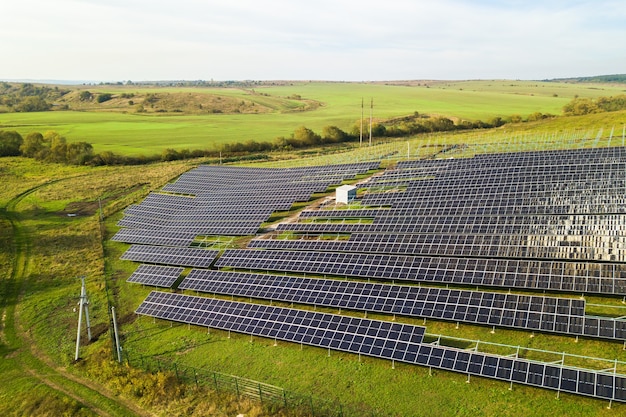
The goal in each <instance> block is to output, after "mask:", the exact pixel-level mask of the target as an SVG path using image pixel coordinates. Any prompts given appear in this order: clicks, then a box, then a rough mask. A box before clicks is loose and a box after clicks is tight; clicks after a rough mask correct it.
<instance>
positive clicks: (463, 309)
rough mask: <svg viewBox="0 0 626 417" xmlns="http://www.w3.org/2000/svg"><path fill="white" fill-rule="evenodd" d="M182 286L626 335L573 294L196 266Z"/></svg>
mask: <svg viewBox="0 0 626 417" xmlns="http://www.w3.org/2000/svg"><path fill="white" fill-rule="evenodd" d="M182 272H183V268H182V267H172V266H156V265H141V266H139V268H137V270H136V271H135V272H134V273H133V274H132V275H131V276H130V278H129V279H128V282H134V283H139V284H144V285H150V286H158V287H164V288H170V287H172V286H173V285H174V283H175V282H176V281H178V280H179V279H180V275H181V274H182ZM178 289H183V290H194V291H199V292H203V293H210V294H221V295H231V296H239V297H251V298H257V299H266V300H274V301H284V302H291V303H299V304H310V305H314V306H325V307H333V308H339V309H341V308H345V309H348V310H358V311H366V312H377V313H386V314H398V315H402V316H411V317H420V318H434V319H442V320H449V321H456V322H462V323H470V324H479V325H491V326H497V327H508V328H517V329H523V330H530V331H534V330H538V331H544V332H550V333H558V334H566V335H575V336H588V337H594V338H604V339H611V340H624V339H626V320H614V319H609V318H600V317H590V316H585V315H584V311H585V302H584V301H583V300H577V299H570V298H555V297H545V296H526V295H518V294H504V293H493V292H483V291H467V290H451V289H442V288H428V287H411V286H400V285H389V284H373V283H364V282H354V281H339V280H328V279H311V278H302V277H290V276H277V275H265V274H252V273H241V272H224V271H214V270H202V269H194V270H192V271H191V272H190V273H189V275H187V276H186V277H185V278H184V279H183V280H182V282H181V283H180V284H179V285H178Z"/></svg>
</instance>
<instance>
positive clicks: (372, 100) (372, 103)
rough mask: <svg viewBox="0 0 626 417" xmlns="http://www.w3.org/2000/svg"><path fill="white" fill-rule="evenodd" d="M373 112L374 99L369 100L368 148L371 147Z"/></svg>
mask: <svg viewBox="0 0 626 417" xmlns="http://www.w3.org/2000/svg"><path fill="white" fill-rule="evenodd" d="M373 112H374V99H373V98H372V99H371V100H370V146H372V113H373Z"/></svg>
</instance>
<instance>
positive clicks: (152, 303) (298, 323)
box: [137, 291, 626, 402]
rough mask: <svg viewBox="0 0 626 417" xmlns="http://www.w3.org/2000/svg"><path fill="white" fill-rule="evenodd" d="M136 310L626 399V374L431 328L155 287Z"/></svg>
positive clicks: (509, 380) (215, 326)
mask: <svg viewBox="0 0 626 417" xmlns="http://www.w3.org/2000/svg"><path fill="white" fill-rule="evenodd" d="M137 314H141V315H146V316H150V317H155V318H159V319H164V320H169V321H176V322H181V323H189V324H195V325H199V326H205V327H213V328H217V329H222V330H228V331H235V332H239V333H244V334H250V335H257V336H262V337H267V338H271V339H275V340H285V341H289V342H295V343H301V344H306V345H311V346H318V347H323V348H328V349H333V350H341V351H345V352H351V353H358V354H363V355H368V356H374V357H379V358H384V359H389V360H394V361H399V362H406V363H410V364H417V365H423V366H429V367H432V368H439V369H445V370H450V371H455V372H461V373H464V374H468V375H478V376H482V377H486V378H492V379H496V380H501V381H506V382H509V383H510V382H517V383H520V384H525V385H531V386H536V387H541V388H546V389H553V390H559V391H564V392H570V393H572V394H579V395H585V396H590V397H595V398H603V399H610V400H615V401H621V402H626V376H625V375H621V374H617V373H615V372H613V373H610V372H606V371H597V370H589V369H579V368H573V367H570V366H564V365H561V364H545V363H541V362H536V361H531V360H528V359H523V358H519V357H508V356H507V357H505V356H500V355H496V354H490V353H483V352H468V351H466V350H462V349H458V348H454V347H448V346H442V345H440V344H434V345H433V344H426V343H424V342H423V337H424V328H423V327H419V326H412V325H407V324H399V323H391V322H385V321H376V320H370V319H361V318H355V317H346V316H338V315H334V314H327V313H317V312H312V311H304V310H296V309H289V308H281V307H272V306H267V305H258V304H248V303H240V302H234V301H226V300H217V299H209V298H202V297H195V296H188V295H182V294H173V293H163V292H156V291H153V292H151V293H150V295H149V296H148V297H147V298H146V299H145V300H144V302H143V303H142V304H141V305H140V306H139V308H138V309H137Z"/></svg>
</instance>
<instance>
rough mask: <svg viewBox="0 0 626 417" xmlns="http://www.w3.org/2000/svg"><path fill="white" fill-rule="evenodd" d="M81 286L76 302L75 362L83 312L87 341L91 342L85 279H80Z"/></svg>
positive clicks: (77, 354) (78, 347)
mask: <svg viewBox="0 0 626 417" xmlns="http://www.w3.org/2000/svg"><path fill="white" fill-rule="evenodd" d="M80 279H81V281H82V284H81V288H80V301H79V302H78V332H77V334H76V355H75V356H74V360H75V361H77V360H78V357H79V351H80V328H81V327H82V325H83V310H84V311H85V321H86V323H87V339H88V340H89V341H91V324H90V323H89V300H88V299H87V288H86V286H85V277H84V276H83V277H80Z"/></svg>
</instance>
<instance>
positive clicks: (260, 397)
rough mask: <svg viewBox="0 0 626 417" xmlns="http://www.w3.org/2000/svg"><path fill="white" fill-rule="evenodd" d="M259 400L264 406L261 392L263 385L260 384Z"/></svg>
mask: <svg viewBox="0 0 626 417" xmlns="http://www.w3.org/2000/svg"><path fill="white" fill-rule="evenodd" d="M259 400H261V404H263V391H262V390H261V384H259Z"/></svg>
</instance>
